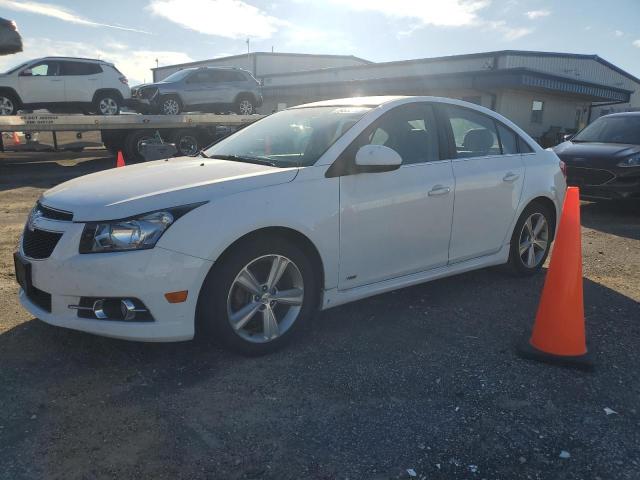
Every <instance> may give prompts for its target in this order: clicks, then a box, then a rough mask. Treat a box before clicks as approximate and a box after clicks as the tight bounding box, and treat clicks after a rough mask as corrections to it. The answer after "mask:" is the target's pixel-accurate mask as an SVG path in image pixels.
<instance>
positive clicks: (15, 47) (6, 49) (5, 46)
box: [0, 18, 22, 55]
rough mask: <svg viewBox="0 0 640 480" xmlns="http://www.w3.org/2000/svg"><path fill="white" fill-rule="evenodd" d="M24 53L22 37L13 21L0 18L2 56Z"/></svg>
mask: <svg viewBox="0 0 640 480" xmlns="http://www.w3.org/2000/svg"><path fill="white" fill-rule="evenodd" d="M21 51H22V37H20V34H19V33H18V27H17V26H16V22H14V21H13V20H7V19H6V18H0V55H11V54H14V53H18V52H21Z"/></svg>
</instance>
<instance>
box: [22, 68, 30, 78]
mask: <svg viewBox="0 0 640 480" xmlns="http://www.w3.org/2000/svg"><path fill="white" fill-rule="evenodd" d="M32 75H33V72H32V71H31V69H30V68H25V69H24V70H23V71H22V72H21V73H20V76H21V77H31V76H32Z"/></svg>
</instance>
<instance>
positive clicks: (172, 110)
mask: <svg viewBox="0 0 640 480" xmlns="http://www.w3.org/2000/svg"><path fill="white" fill-rule="evenodd" d="M179 111H180V105H179V104H178V102H177V101H176V100H174V99H173V98H167V99H166V100H165V101H164V102H162V112H163V113H164V114H165V115H177V114H178V112H179Z"/></svg>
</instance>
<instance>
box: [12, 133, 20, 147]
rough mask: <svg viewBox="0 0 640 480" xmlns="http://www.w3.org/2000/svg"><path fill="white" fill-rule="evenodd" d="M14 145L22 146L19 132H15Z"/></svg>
mask: <svg viewBox="0 0 640 480" xmlns="http://www.w3.org/2000/svg"><path fill="white" fill-rule="evenodd" d="M13 144H14V145H20V136H19V135H18V132H13Z"/></svg>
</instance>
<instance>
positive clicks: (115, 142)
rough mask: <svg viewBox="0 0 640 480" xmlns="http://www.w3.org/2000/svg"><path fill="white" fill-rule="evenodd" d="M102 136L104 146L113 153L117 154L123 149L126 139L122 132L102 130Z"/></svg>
mask: <svg viewBox="0 0 640 480" xmlns="http://www.w3.org/2000/svg"><path fill="white" fill-rule="evenodd" d="M101 136H102V144H103V145H104V148H106V149H107V150H109V152H111V153H112V154H114V155H117V154H118V152H119V151H120V150H123V148H124V140H125V139H124V135H123V134H122V133H120V132H113V131H109V130H102V132H101Z"/></svg>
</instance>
